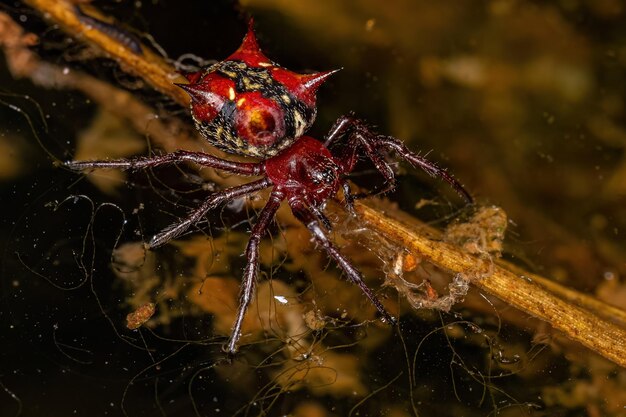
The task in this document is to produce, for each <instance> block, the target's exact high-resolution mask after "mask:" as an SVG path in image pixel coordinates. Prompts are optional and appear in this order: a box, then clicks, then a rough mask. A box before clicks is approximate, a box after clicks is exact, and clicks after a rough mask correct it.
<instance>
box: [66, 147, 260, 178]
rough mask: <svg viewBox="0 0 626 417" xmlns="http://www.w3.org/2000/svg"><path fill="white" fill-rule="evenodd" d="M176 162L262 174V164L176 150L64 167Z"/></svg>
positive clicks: (128, 166)
mask: <svg viewBox="0 0 626 417" xmlns="http://www.w3.org/2000/svg"><path fill="white" fill-rule="evenodd" d="M176 162H195V163H197V164H199V165H203V166H208V167H211V168H215V169H220V170H222V171H227V172H231V173H233V174H240V175H261V174H262V173H263V170H264V168H263V164H262V163H250V162H237V161H228V160H226V159H221V158H217V157H215V156H212V155H209V154H206V153H204V152H189V151H184V150H178V151H176V152H172V153H167V154H165V155H157V156H150V157H138V158H131V159H112V160H103V161H67V162H65V166H66V167H68V168H70V169H74V170H82V169H88V168H118V169H131V170H136V169H142V168H152V167H157V166H161V165H166V164H173V163H176Z"/></svg>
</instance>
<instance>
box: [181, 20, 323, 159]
mask: <svg viewBox="0 0 626 417" xmlns="http://www.w3.org/2000/svg"><path fill="white" fill-rule="evenodd" d="M334 72H335V71H328V72H323V73H318V74H307V75H304V74H297V73H295V72H292V71H289V70H287V69H285V68H282V67H281V66H279V65H277V64H275V63H274V62H272V61H271V60H269V59H268V58H267V57H266V56H265V55H263V53H262V52H261V50H260V49H259V46H258V44H257V41H256V38H255V36H254V32H253V31H252V22H250V27H249V29H248V33H247V35H246V37H245V38H244V40H243V43H242V44H241V46H240V47H239V49H238V50H237V51H236V52H235V53H234V54H232V55H231V56H229V57H228V58H226V59H225V60H224V61H221V62H218V63H216V64H214V65H211V66H210V67H208V68H205V69H202V70H201V71H199V72H195V73H191V74H186V77H187V80H188V81H189V84H182V85H180V87H182V88H184V89H185V90H186V91H187V92H188V93H189V95H190V96H191V99H192V100H191V115H192V116H193V119H194V122H195V124H196V127H197V129H198V130H199V131H200V133H202V135H203V136H204V137H205V138H206V139H207V140H208V141H209V142H210V143H211V144H212V145H214V146H216V147H218V148H220V149H222V150H224V151H226V152H229V153H236V154H241V155H246V156H254V157H257V158H262V159H266V158H270V157H272V156H274V155H277V154H278V153H279V152H280V151H282V150H283V149H286V148H287V147H289V146H290V145H291V144H292V143H293V142H294V141H295V140H296V139H298V138H300V137H301V136H302V135H303V134H304V132H305V131H306V130H307V129H308V128H309V127H310V126H311V124H312V123H313V121H314V120H315V115H316V106H315V101H316V96H315V95H316V92H317V89H318V87H319V86H320V85H321V84H322V83H323V82H324V80H326V78H328V76H329V75H331V74H332V73H334Z"/></svg>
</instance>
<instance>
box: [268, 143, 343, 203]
mask: <svg viewBox="0 0 626 417" xmlns="http://www.w3.org/2000/svg"><path fill="white" fill-rule="evenodd" d="M265 173H266V175H267V177H268V178H269V179H270V180H271V181H272V183H274V185H275V186H276V187H278V188H280V189H281V190H282V191H283V192H284V193H285V195H286V198H287V200H289V201H293V200H300V201H303V202H305V203H306V204H307V205H315V206H321V205H322V204H323V203H324V202H325V201H326V200H328V199H329V198H331V197H333V196H334V195H335V194H336V193H337V191H338V189H339V186H340V184H341V182H340V176H341V169H340V167H339V165H338V164H337V163H336V162H335V159H334V158H333V156H332V155H331V153H330V151H329V150H328V149H327V148H326V147H325V146H324V145H323V144H322V143H321V142H319V141H317V140H315V139H313V138H312V137H310V136H303V137H301V138H300V139H299V140H297V141H296V142H295V143H294V144H293V145H291V147H289V148H288V149H286V150H284V151H283V152H281V153H279V154H278V155H276V156H274V157H272V158H270V159H268V160H266V161H265Z"/></svg>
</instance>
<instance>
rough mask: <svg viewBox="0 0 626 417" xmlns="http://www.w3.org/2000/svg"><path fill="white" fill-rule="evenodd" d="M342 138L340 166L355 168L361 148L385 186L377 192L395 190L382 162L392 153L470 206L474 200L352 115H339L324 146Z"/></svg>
mask: <svg viewBox="0 0 626 417" xmlns="http://www.w3.org/2000/svg"><path fill="white" fill-rule="evenodd" d="M344 137H347V140H346V142H345V143H343V147H342V148H341V149H340V157H339V160H341V161H342V163H343V169H344V172H351V171H352V170H353V169H354V165H355V164H356V162H357V160H358V151H359V148H360V147H362V148H363V150H364V152H365V153H366V155H367V156H368V158H369V159H370V160H371V161H372V163H373V164H374V166H375V167H376V169H377V170H378V171H379V172H380V173H381V174H382V176H383V177H384V178H385V187H384V188H383V189H382V190H378V191H377V192H387V191H390V190H392V189H393V188H395V174H394V172H393V169H392V168H391V166H390V165H389V163H388V162H387V161H385V159H384V153H385V152H391V151H393V152H395V153H396V154H397V155H398V156H399V157H401V158H402V159H404V160H406V161H407V162H408V163H410V164H411V165H412V166H413V167H414V168H421V169H422V170H424V171H425V172H426V173H427V174H429V175H431V176H433V177H439V178H441V179H443V180H444V181H446V182H447V183H449V184H450V185H451V186H452V187H453V188H454V190H455V191H456V192H457V193H458V194H459V195H460V196H461V197H462V198H463V199H465V201H466V202H467V203H468V204H472V203H473V201H474V200H473V198H472V196H471V195H470V193H469V192H468V191H467V190H466V189H465V187H463V185H462V184H461V183H460V182H458V181H457V180H456V179H454V177H452V175H450V174H449V173H448V172H447V171H446V170H445V169H443V168H440V167H439V166H437V165H436V164H435V163H434V162H431V161H429V160H428V159H426V158H424V157H422V156H420V155H418V154H416V153H415V152H413V151H411V150H410V149H408V148H407V147H406V145H404V143H402V142H401V141H400V140H398V139H396V138H394V137H392V136H383V135H379V134H377V133H375V132H373V131H372V130H371V129H370V128H369V127H368V126H367V125H366V124H365V123H364V122H363V121H361V120H359V119H356V118H355V117H353V116H352V115H349V116H342V117H340V118H339V119H337V121H336V122H335V124H334V125H333V127H332V128H331V129H330V131H329V133H328V135H327V136H326V138H325V141H324V144H325V145H326V146H327V147H330V146H332V145H333V144H335V143H338V142H339V140H340V139H342V138H344ZM361 196H362V195H359V196H357V197H361Z"/></svg>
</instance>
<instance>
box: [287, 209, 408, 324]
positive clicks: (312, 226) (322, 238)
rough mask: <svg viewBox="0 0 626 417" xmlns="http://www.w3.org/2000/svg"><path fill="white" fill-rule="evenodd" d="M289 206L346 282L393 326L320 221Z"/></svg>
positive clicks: (311, 214) (388, 315)
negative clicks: (354, 286) (345, 277)
mask: <svg viewBox="0 0 626 417" xmlns="http://www.w3.org/2000/svg"><path fill="white" fill-rule="evenodd" d="M290 204H291V210H292V211H293V213H294V215H295V216H296V217H297V218H298V219H299V220H300V221H301V222H302V223H304V225H305V226H306V227H307V228H308V229H309V231H310V232H311V235H312V236H313V239H314V240H315V242H316V243H317V244H318V245H320V246H321V247H322V248H324V250H325V251H326V253H327V254H328V256H330V257H331V258H333V259H334V260H335V262H337V264H338V265H339V267H340V268H341V269H342V270H343V272H344V273H345V274H346V276H347V277H348V281H350V282H352V283H353V284H356V285H357V286H358V287H359V288H360V289H361V291H363V294H365V296H366V297H367V298H368V299H369V300H370V302H371V303H372V304H373V305H374V307H376V310H378V312H379V313H380V315H381V316H382V320H383V321H385V322H386V323H389V324H395V323H396V319H395V318H394V317H393V316H391V315H390V314H389V313H388V312H387V310H385V307H383V304H382V303H381V302H380V300H379V299H378V297H376V295H375V294H374V293H373V292H372V290H371V289H370V288H369V287H368V286H367V284H366V283H365V281H364V280H363V276H362V275H361V273H360V272H359V270H358V269H356V268H355V267H354V266H353V265H352V263H351V262H350V261H349V260H348V258H346V257H345V256H343V255H342V254H341V252H339V250H338V249H337V248H336V247H335V245H333V243H332V242H331V241H330V239H329V238H328V236H327V235H326V232H324V229H322V227H321V225H320V221H319V220H317V219H316V216H315V215H314V214H313V213H312V212H311V211H310V209H309V208H308V207H306V206H304V204H301V203H298V202H290Z"/></svg>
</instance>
